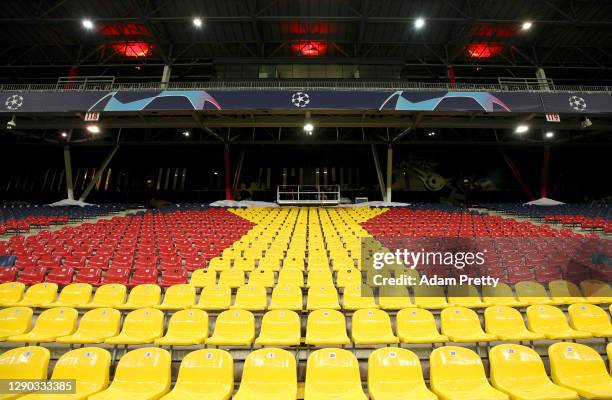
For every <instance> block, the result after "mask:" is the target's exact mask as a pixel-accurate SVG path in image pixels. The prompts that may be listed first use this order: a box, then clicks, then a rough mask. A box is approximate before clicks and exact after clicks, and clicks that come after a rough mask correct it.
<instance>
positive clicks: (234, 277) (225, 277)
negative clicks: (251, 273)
mask: <svg viewBox="0 0 612 400" xmlns="http://www.w3.org/2000/svg"><path fill="white" fill-rule="evenodd" d="M219 285H220V286H227V287H230V288H237V287H240V286H242V285H244V271H242V270H240V269H226V270H223V271H221V273H220V274H219Z"/></svg>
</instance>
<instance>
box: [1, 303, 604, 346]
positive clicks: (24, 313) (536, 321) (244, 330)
mask: <svg viewBox="0 0 612 400" xmlns="http://www.w3.org/2000/svg"><path fill="white" fill-rule="evenodd" d="M568 313H569V316H570V323H569V324H568V321H567V319H566V317H565V314H564V313H563V311H561V310H559V309H558V308H556V307H553V306H545V305H541V306H530V307H529V308H528V309H527V327H526V326H525V322H524V319H523V316H522V314H521V313H520V312H519V311H518V310H516V309H514V308H511V307H505V306H494V307H489V308H487V309H486V310H485V313H484V319H485V325H484V329H483V327H482V325H481V321H480V318H479V316H478V314H476V312H474V311H473V310H471V309H469V308H464V307H450V308H446V309H444V310H443V311H442V313H441V315H440V325H441V332H442V333H441V334H440V333H439V332H438V326H437V323H436V319H435V317H434V315H433V314H432V313H431V312H429V311H427V310H424V309H417V308H406V309H403V310H401V311H399V312H398V313H397V316H396V323H395V326H396V332H397V335H396V334H395V333H394V330H393V324H392V321H391V318H390V316H389V315H388V314H387V313H386V312H385V311H382V310H379V309H375V308H367V309H360V310H357V311H355V313H353V315H352V316H351V337H350V338H349V336H348V334H347V324H346V317H345V316H344V315H343V314H342V313H341V312H339V311H336V310H327V309H323V310H315V311H312V312H310V313H309V314H308V317H307V321H306V335H305V338H303V337H302V322H301V318H300V315H299V314H298V313H296V312H294V311H291V310H273V311H268V312H266V313H265V314H264V315H263V318H262V320H261V328H260V331H259V336H258V337H257V338H256V337H255V334H256V329H255V328H256V324H255V316H254V315H253V313H251V312H250V311H248V310H241V309H234V310H227V311H223V312H221V313H220V314H219V315H218V316H217V317H216V319H215V323H214V327H215V328H214V333H213V335H212V336H210V337H209V316H208V314H207V313H206V312H205V311H203V310H198V309H186V310H181V311H177V312H175V313H174V314H172V316H171V317H170V320H169V322H168V327H167V330H166V334H165V336H164V326H165V316H164V313H163V312H162V311H160V310H158V309H154V308H141V309H138V310H134V311H131V312H130V313H128V314H127V315H126V317H125V319H124V320H123V323H122V324H121V322H120V321H121V313H120V311H118V310H116V309H112V308H96V309H94V310H91V311H88V312H86V313H85V314H84V315H83V316H82V317H81V320H80V322H79V323H78V328H77V320H78V312H77V310H75V309H74V308H69V307H56V308H52V309H49V310H46V311H43V312H42V313H41V314H40V315H39V316H38V318H37V319H36V323H35V325H34V327H33V328H32V330H31V331H30V326H31V324H32V315H33V312H32V309H31V308H28V307H10V308H5V309H2V310H0V341H4V340H6V341H10V342H30V343H41V342H52V341H57V342H61V343H102V342H104V343H108V344H145V343H155V344H157V345H160V346H163V345H168V346H182V345H199V344H203V343H206V344H208V345H213V346H250V345H252V344H255V345H261V346H299V345H300V344H302V343H305V344H307V345H315V346H324V345H349V344H351V343H353V344H355V345H374V344H394V343H399V342H400V341H401V342H403V343H445V342H458V343H461V342H465V343H473V342H476V343H478V342H491V341H496V340H502V341H534V340H543V339H584V338H591V337H602V338H609V337H612V324H611V323H610V316H609V315H608V314H607V312H606V311H605V310H603V309H601V308H600V307H598V306H595V305H592V304H574V305H572V306H570V307H569V310H568Z"/></svg>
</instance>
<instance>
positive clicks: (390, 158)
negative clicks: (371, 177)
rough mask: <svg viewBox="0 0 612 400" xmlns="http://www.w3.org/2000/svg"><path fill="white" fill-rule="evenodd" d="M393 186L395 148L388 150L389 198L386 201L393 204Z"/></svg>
mask: <svg viewBox="0 0 612 400" xmlns="http://www.w3.org/2000/svg"><path fill="white" fill-rule="evenodd" d="M391 186H393V147H391V145H389V148H388V149H387V196H386V199H385V200H386V201H387V202H388V203H390V202H391Z"/></svg>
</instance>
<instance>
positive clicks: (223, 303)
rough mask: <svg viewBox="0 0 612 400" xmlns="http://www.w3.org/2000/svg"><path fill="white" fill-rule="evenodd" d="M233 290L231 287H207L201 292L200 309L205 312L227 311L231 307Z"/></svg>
mask: <svg viewBox="0 0 612 400" xmlns="http://www.w3.org/2000/svg"><path fill="white" fill-rule="evenodd" d="M231 301H232V290H231V289H230V288H229V286H222V285H214V286H206V287H204V289H202V291H201V292H200V300H199V301H198V306H197V307H198V308H203V309H205V310H225V309H228V308H229V307H230V303H231Z"/></svg>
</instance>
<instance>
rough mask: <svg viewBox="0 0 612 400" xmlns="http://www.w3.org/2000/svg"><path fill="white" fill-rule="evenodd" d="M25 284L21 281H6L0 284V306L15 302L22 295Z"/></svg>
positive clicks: (10, 304)
mask: <svg viewBox="0 0 612 400" xmlns="http://www.w3.org/2000/svg"><path fill="white" fill-rule="evenodd" d="M24 291H25V285H24V284H23V283H21V282H6V283H3V284H0V307H6V306H12V305H15V304H17V303H18V302H19V301H20V300H21V298H22V297H23V292H24Z"/></svg>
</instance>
